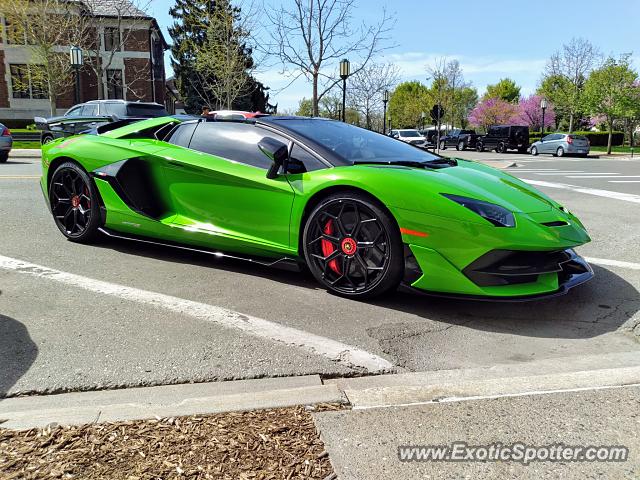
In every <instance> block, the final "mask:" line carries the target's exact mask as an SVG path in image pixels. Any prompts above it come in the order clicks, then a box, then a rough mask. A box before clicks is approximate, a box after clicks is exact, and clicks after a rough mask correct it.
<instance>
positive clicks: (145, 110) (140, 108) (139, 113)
mask: <svg viewBox="0 0 640 480" xmlns="http://www.w3.org/2000/svg"><path fill="white" fill-rule="evenodd" d="M127 110H128V113H129V116H130V117H164V116H167V115H169V114H168V113H167V111H166V110H165V109H164V107H163V106H162V105H153V104H148V103H147V104H145V103H130V104H129V105H127Z"/></svg>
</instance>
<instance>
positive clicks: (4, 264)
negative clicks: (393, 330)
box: [0, 255, 394, 373]
mask: <svg viewBox="0 0 640 480" xmlns="http://www.w3.org/2000/svg"><path fill="white" fill-rule="evenodd" d="M0 269H4V270H11V271H15V272H20V273H24V274H27V275H31V276H34V277H39V278H45V279H48V280H53V281H56V282H60V283H62V284H64V285H69V286H72V287H77V288H82V289H84V290H88V291H90V292H94V293H99V294H103V295H110V296H113V297H117V298H121V299H124V300H129V301H132V302H137V303H142V304H145V305H150V306H152V307H156V308H160V309H164V310H168V311H171V312H175V313H178V314H182V315H189V316H191V317H193V318H197V319H198V320H204V321H208V322H212V323H215V324H218V325H221V326H223V327H227V328H233V329H236V330H240V331H242V332H243V333H247V334H249V335H253V336H256V337H260V338H266V339H269V340H274V341H277V342H281V343H284V344H286V345H290V346H293V347H297V348H301V349H303V350H306V351H308V352H311V353H314V354H316V355H321V356H323V357H326V358H328V359H330V360H331V361H334V362H337V363H341V364H343V365H346V366H348V367H355V368H365V369H366V370H368V371H369V372H378V373H379V372H381V371H384V370H390V369H392V368H393V367H394V366H393V364H392V363H390V362H389V361H387V360H385V359H384V358H382V357H379V356H377V355H374V354H372V353H369V352H367V351H364V350H361V349H359V348H357V347H353V346H351V345H347V344H344V343H341V342H337V341H335V340H332V339H330V338H325V337H321V336H319V335H314V334H312V333H308V332H305V331H302V330H297V329H295V328H291V327H287V326H284V325H280V324H278V323H274V322H270V321H268V320H264V319H262V318H257V317H252V316H250V315H245V314H243V313H240V312H235V311H233V310H228V309H226V308H222V307H216V306H214V305H208V304H205V303H200V302H194V301H191V300H184V299H182V298H178V297H173V296H170V295H164V294H162V293H156V292H150V291H147V290H140V289H137V288H132V287H127V286H124V285H118V284H115V283H110V282H103V281H101V280H95V279H93V278H88V277H83V276H81V275H75V274H73V273H67V272H62V271H60V270H54V269H52V268H48V267H43V266H41V265H35V264H33V263H29V262H24V261H22V260H17V259H15V258H10V257H5V256H2V255H0Z"/></svg>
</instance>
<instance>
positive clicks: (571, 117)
mask: <svg viewBox="0 0 640 480" xmlns="http://www.w3.org/2000/svg"><path fill="white" fill-rule="evenodd" d="M569 133H573V113H570V114H569Z"/></svg>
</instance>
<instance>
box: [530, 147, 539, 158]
mask: <svg viewBox="0 0 640 480" xmlns="http://www.w3.org/2000/svg"><path fill="white" fill-rule="evenodd" d="M531 155H533V156H534V157H535V156H537V155H538V149H537V148H536V147H531Z"/></svg>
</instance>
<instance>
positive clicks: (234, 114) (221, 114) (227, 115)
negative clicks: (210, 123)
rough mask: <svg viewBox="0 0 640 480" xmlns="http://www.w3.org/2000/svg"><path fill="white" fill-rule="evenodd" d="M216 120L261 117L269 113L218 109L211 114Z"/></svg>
mask: <svg viewBox="0 0 640 480" xmlns="http://www.w3.org/2000/svg"><path fill="white" fill-rule="evenodd" d="M209 116H210V117H213V118H215V119H216V120H246V119H248V118H260V117H267V116H269V114H268V113H261V112H243V111H241V110H216V111H214V112H211V113H210V114H209Z"/></svg>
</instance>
